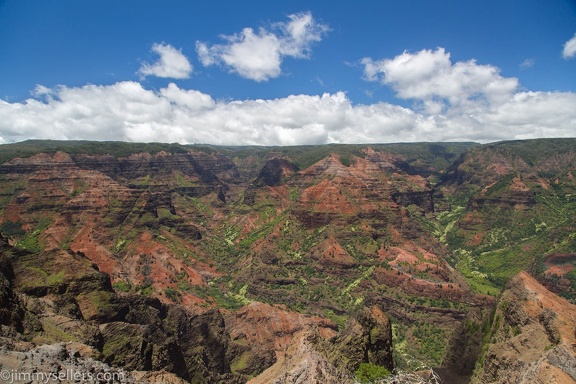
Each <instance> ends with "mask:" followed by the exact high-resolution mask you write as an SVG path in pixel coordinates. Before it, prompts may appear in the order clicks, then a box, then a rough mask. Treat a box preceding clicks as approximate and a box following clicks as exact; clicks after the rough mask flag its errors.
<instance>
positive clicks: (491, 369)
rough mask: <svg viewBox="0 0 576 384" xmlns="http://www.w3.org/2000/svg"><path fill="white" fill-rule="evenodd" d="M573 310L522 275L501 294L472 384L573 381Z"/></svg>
mask: <svg viewBox="0 0 576 384" xmlns="http://www.w3.org/2000/svg"><path fill="white" fill-rule="evenodd" d="M575 319H576V306H574V305H572V304H570V303H568V302H567V301H566V300H564V299H562V298H560V297H558V296H557V295H555V294H553V293H552V292H550V291H548V290H547V289H546V288H544V287H543V286H542V285H541V284H539V283H538V282H537V281H536V280H535V279H534V278H533V277H531V276H530V275H528V274H527V273H526V272H522V273H520V274H519V275H517V276H516V277H514V278H513V279H512V280H511V281H510V282H509V284H508V285H507V287H506V289H505V290H504V292H503V294H502V296H501V297H500V300H499V302H498V307H497V310H496V313H495V318H494V324H493V327H492V331H491V334H490V341H489V343H490V344H489V345H488V349H487V351H486V354H485V356H484V359H483V364H482V365H481V366H480V367H479V369H478V370H477V372H476V373H475V375H474V377H473V380H472V383H488V382H489V383H526V384H527V383H574V382H576V350H575V346H576V322H575Z"/></svg>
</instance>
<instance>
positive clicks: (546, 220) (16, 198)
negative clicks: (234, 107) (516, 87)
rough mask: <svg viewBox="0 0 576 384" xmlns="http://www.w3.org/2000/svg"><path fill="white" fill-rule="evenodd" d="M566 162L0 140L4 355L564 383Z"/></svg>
mask: <svg viewBox="0 0 576 384" xmlns="http://www.w3.org/2000/svg"><path fill="white" fill-rule="evenodd" d="M575 176H576V140H575V139H541V140H527V141H512V142H502V143H492V144H484V145H479V144H475V143H412V144H375V145H323V146H295V147H218V146H207V145H179V144H159V143H149V144H143V143H142V144H140V143H120V142H82V141H78V142H73V141H70V142H57V141H28V142H23V143H16V144H6V145H1V146H0V272H1V275H0V312H1V319H2V320H1V332H0V364H2V367H4V369H15V370H16V369H18V370H25V369H30V367H32V366H45V367H46V368H45V369H46V370H47V372H48V370H49V369H52V370H56V371H54V372H57V370H58V369H60V370H65V367H70V366H74V367H77V368H78V369H84V370H87V369H90V370H92V372H96V371H98V372H106V373H109V374H111V373H118V374H122V375H123V377H124V378H125V381H126V382H159V381H162V382H173V383H179V382H193V383H218V382H220V383H245V382H250V383H296V382H309V383H313V382H317V383H330V382H334V383H344V382H350V383H353V382H357V381H359V380H361V379H362V375H361V372H362V370H363V369H371V372H376V371H378V372H390V373H391V374H397V375H399V374H402V373H404V374H406V373H417V374H419V375H420V376H418V377H421V378H422V380H427V379H426V377H428V376H426V375H427V374H429V373H431V372H432V373H437V374H438V375H439V376H440V377H441V378H443V379H444V382H454V383H459V382H461V383H466V382H472V383H476V382H478V383H480V382H511V381H505V378H506V377H508V378H511V377H513V378H514V380H515V381H513V382H519V383H520V382H534V380H536V378H537V379H539V380H547V382H554V380H556V382H558V383H569V382H574V381H576V372H574V370H573V367H574V366H575V365H574V364H573V362H574V361H576V360H575V356H576V351H575V345H576V344H575V341H574V335H575V333H574V332H575V326H576V312H575V310H574V308H575V307H574V303H575V302H576V268H575V267H576V234H575V233H574V221H575V217H576V178H575ZM527 343H528V344H527ZM530 343H534V345H533V346H532V344H530ZM31 364H32V365H31ZM55 367H60V368H55ZM367 367H368V368H367ZM380 368H382V369H381V370H379V369H380ZM526 370H528V371H529V372H530V373H526V374H524V372H526ZM386 374H387V373H386ZM384 376H385V375H384V374H382V378H381V379H380V380H384ZM375 380H376V379H375ZM423 382H424V381H423Z"/></svg>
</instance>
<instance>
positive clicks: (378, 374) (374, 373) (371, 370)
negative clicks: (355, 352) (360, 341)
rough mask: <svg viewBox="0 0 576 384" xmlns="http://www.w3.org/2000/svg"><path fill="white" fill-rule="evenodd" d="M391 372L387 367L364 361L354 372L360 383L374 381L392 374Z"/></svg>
mask: <svg viewBox="0 0 576 384" xmlns="http://www.w3.org/2000/svg"><path fill="white" fill-rule="evenodd" d="M390 375H391V373H390V371H389V370H388V369H386V368H385V367H382V366H380V365H376V364H372V363H362V364H360V366H359V367H358V369H357V370H356V372H355V373H354V376H355V377H356V380H358V381H359V382H360V383H372V382H375V381H377V380H379V379H384V378H386V377H388V376H390Z"/></svg>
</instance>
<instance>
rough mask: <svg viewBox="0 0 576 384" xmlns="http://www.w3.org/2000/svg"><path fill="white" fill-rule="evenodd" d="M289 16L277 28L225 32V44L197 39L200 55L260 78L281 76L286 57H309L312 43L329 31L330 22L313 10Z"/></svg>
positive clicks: (208, 61) (202, 59)
mask: <svg viewBox="0 0 576 384" xmlns="http://www.w3.org/2000/svg"><path fill="white" fill-rule="evenodd" d="M288 18H289V21H288V22H279V23H275V24H273V25H272V29H273V31H268V30H267V29H265V28H260V29H258V31H256V32H255V31H254V30H253V29H252V28H244V29H243V30H242V31H241V32H240V33H237V34H234V35H231V36H222V38H223V39H224V40H225V43H223V44H214V45H208V44H206V43H203V42H200V41H197V42H196V52H197V53H198V58H199V60H200V62H201V63H202V65H204V66H209V65H214V64H218V65H222V66H224V67H226V68H228V69H229V71H230V72H233V73H237V74H238V75H240V76H242V77H244V78H247V79H251V80H255V81H258V82H260V81H267V80H269V79H271V78H275V77H278V76H280V74H281V72H282V69H281V65H282V60H283V58H284V57H293V58H297V59H303V58H308V57H309V55H310V52H311V46H312V44H313V43H314V42H318V41H321V40H322V37H323V36H324V35H325V34H326V33H327V32H328V26H327V25H324V24H321V23H318V22H317V21H316V20H314V18H313V17H312V14H311V13H309V12H306V13H298V14H293V15H289V16H288Z"/></svg>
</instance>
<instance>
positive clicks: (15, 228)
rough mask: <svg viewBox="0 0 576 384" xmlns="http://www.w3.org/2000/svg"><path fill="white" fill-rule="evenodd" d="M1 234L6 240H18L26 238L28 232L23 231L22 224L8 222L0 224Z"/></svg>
mask: <svg viewBox="0 0 576 384" xmlns="http://www.w3.org/2000/svg"><path fill="white" fill-rule="evenodd" d="M0 233H1V234H2V236H4V237H6V238H18V237H22V236H24V234H25V233H26V232H24V230H23V229H22V223H20V222H19V221H16V222H13V221H11V220H7V221H5V222H3V223H2V224H0Z"/></svg>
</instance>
